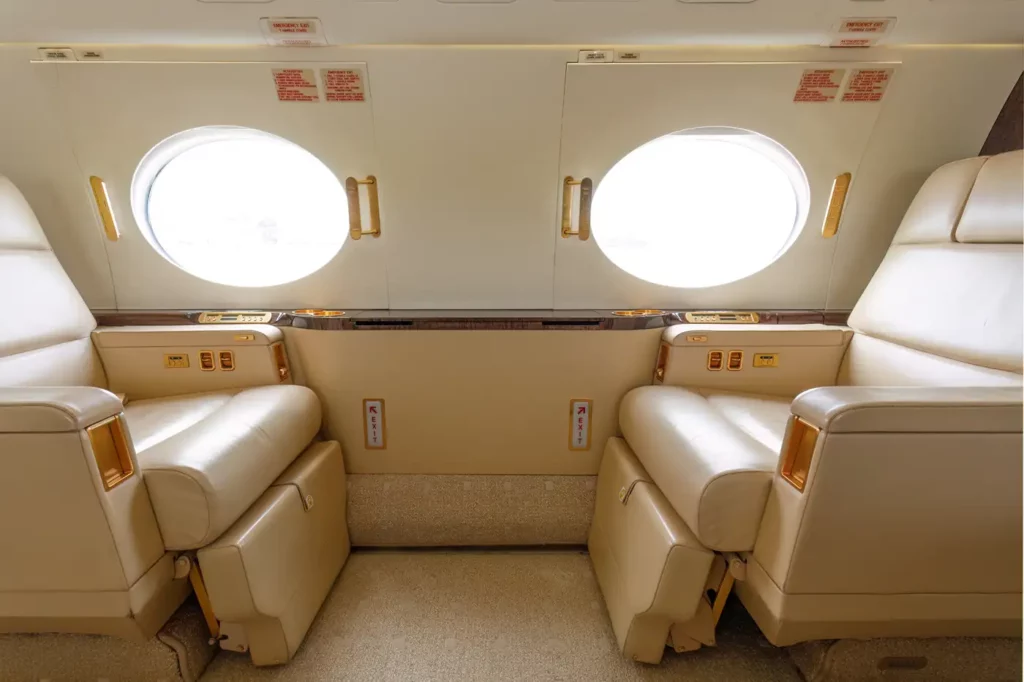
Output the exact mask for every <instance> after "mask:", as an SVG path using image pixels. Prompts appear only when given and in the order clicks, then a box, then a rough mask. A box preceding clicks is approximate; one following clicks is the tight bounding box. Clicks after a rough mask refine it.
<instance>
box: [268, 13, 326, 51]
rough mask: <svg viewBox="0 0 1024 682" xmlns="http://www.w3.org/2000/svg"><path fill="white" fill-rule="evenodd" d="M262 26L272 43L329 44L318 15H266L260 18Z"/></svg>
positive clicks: (281, 44) (309, 45)
mask: <svg viewBox="0 0 1024 682" xmlns="http://www.w3.org/2000/svg"><path fill="white" fill-rule="evenodd" d="M260 28H261V29H262V30H263V37H264V38H265V39H266V41H267V43H268V44H270V45H277V46H283V47H319V46H321V45H326V44H327V36H325V35H324V29H323V25H322V24H321V23H320V20H319V19H317V18H316V17H264V18H262V19H260Z"/></svg>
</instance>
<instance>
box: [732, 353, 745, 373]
mask: <svg viewBox="0 0 1024 682" xmlns="http://www.w3.org/2000/svg"><path fill="white" fill-rule="evenodd" d="M728 369H729V371H730V372H738V371H740V370H741V369H743V351H741V350H731V351H729V365H728Z"/></svg>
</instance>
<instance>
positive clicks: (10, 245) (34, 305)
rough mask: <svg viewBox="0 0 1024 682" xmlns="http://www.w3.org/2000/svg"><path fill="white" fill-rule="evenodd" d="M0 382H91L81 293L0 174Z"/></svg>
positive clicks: (101, 380)
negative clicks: (1, 312) (0, 319)
mask: <svg viewBox="0 0 1024 682" xmlns="http://www.w3.org/2000/svg"><path fill="white" fill-rule="evenodd" d="M0 309H2V310H3V311H4V320H3V322H2V323H0V386H99V387H101V388H105V387H106V377H105V376H104V373H103V366H102V365H101V364H100V359H99V356H98V355H97V354H96V350H95V349H94V348H93V345H92V340H91V339H90V336H89V335H90V333H91V332H92V330H93V329H94V328H95V327H96V320H95V319H93V316H92V314H91V313H90V312H89V308H88V307H87V306H86V305H85V301H83V300H82V297H81V296H80V295H79V293H78V290H77V289H75V285H74V284H72V283H71V279H70V278H69V277H68V276H67V274H66V273H65V272H64V268H62V267H61V265H60V263H59V262H58V261H57V257H56V256H55V255H54V253H53V250H52V249H51V248H50V243H49V242H48V241H47V240H46V236H45V235H44V234H43V230H42V228H41V227H40V226H39V221H38V220H36V216H35V214H34V213H33V212H32V209H31V207H29V205H28V202H27V201H25V197H23V196H22V194H21V192H19V191H18V188H17V187H15V186H14V183H12V182H11V181H10V180H9V179H7V178H5V177H4V176H2V175H0Z"/></svg>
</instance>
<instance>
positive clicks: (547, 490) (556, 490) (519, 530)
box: [348, 474, 597, 547]
mask: <svg viewBox="0 0 1024 682" xmlns="http://www.w3.org/2000/svg"><path fill="white" fill-rule="evenodd" d="M596 483H597V476H456V475H436V476H423V475H411V474H349V476H348V529H349V533H350V534H351V536H352V544H354V545H356V546H357V547H425V546H428V545H433V546H448V547H465V546H474V545H478V546H483V545H505V546H508V545H583V544H586V542H587V534H588V533H589V532H590V522H591V520H592V518H593V515H594V495H595V492H594V488H595V485H596Z"/></svg>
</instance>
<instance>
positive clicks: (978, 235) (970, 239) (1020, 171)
mask: <svg viewBox="0 0 1024 682" xmlns="http://www.w3.org/2000/svg"><path fill="white" fill-rule="evenodd" d="M1022 215H1024V152H1010V153H1009V154H1000V155H999V156H993V157H992V158H990V159H988V160H987V161H986V162H985V165H984V166H982V167H981V170H980V171H978V176H977V178H976V179H975V182H974V189H973V190H972V191H971V198H970V201H968V202H967V205H966V206H964V212H963V215H962V216H961V217H960V222H959V223H958V224H957V226H956V232H955V233H954V235H953V238H954V239H955V240H956V241H958V242H959V243H961V244H1020V243H1021V242H1022V241H1024V234H1022V232H1024V226H1022V225H1021V222H1022V221H1021V216H1022Z"/></svg>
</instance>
